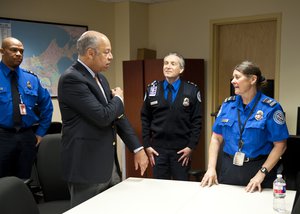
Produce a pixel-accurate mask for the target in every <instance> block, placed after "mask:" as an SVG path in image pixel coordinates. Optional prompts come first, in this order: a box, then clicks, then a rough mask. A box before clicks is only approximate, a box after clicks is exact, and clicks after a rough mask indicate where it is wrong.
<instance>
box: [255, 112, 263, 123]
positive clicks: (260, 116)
mask: <svg viewBox="0 0 300 214" xmlns="http://www.w3.org/2000/svg"><path fill="white" fill-rule="evenodd" d="M263 117H264V112H263V111H262V110H258V111H257V112H256V114H255V120H257V121H258V120H261V119H263Z"/></svg>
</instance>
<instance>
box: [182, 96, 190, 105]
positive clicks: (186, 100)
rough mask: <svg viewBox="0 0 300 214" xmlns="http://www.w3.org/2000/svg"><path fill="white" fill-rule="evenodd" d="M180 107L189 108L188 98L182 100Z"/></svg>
mask: <svg viewBox="0 0 300 214" xmlns="http://www.w3.org/2000/svg"><path fill="white" fill-rule="evenodd" d="M182 105H183V106H185V107H187V106H189V105H190V100H189V98H187V97H185V98H184V99H183V103H182Z"/></svg>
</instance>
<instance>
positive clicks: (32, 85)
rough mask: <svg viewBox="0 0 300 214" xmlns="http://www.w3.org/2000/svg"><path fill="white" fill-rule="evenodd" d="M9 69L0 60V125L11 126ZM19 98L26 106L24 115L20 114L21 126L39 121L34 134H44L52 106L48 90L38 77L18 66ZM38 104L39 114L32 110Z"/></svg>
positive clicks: (48, 123)
mask: <svg viewBox="0 0 300 214" xmlns="http://www.w3.org/2000/svg"><path fill="white" fill-rule="evenodd" d="M10 72H11V71H10V69H9V68H8V67H7V66H6V65H5V64H4V63H3V62H2V61H1V62H0V112H1V113H0V127H2V128H13V103H12V94H11V87H10V79H11V74H10ZM15 72H17V79H18V90H19V93H20V99H21V101H22V102H23V103H24V104H25V106H26V115H22V127H23V128H28V127H31V126H32V125H33V124H35V123H39V127H38V129H37V131H36V134H37V135H39V136H44V135H45V134H46V132H47V129H48V127H49V126H50V123H51V119H52V113H53V106H52V102H51V97H50V94H49V92H48V91H47V90H46V89H45V88H43V87H42V86H41V84H40V81H39V79H38V77H37V76H36V75H35V74H33V73H31V72H29V71H26V70H24V69H22V68H20V67H18V68H16V70H15ZM35 105H37V106H38V109H39V112H40V114H39V115H36V113H35V112H34V107H35Z"/></svg>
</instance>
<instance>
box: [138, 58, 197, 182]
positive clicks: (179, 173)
mask: <svg viewBox="0 0 300 214" xmlns="http://www.w3.org/2000/svg"><path fill="white" fill-rule="evenodd" d="M183 70H184V59H183V58H182V57H181V56H180V55H178V54H177V53H170V54H168V55H167V56H165V57H164V65H163V73H164V76H165V78H166V79H165V80H163V81H154V82H153V83H151V84H150V85H149V86H148V87H147V92H146V94H145V99H144V104H143V107H142V111H141V119H142V133H143V143H144V147H145V148H146V152H147V155H148V157H149V159H150V163H151V165H152V166H153V175H154V177H155V178H158V179H174V180H188V170H189V168H190V156H191V153H192V150H193V149H194V148H195V147H196V145H197V143H198V141H199V137H200V130H201V118H202V116H201V109H200V104H201V97H200V91H199V88H198V87H197V86H196V85H195V84H193V83H191V82H186V81H183V80H181V79H180V74H181V73H182V72H183Z"/></svg>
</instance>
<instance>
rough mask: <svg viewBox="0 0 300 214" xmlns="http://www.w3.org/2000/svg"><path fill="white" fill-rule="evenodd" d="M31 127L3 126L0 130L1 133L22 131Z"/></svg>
mask: <svg viewBox="0 0 300 214" xmlns="http://www.w3.org/2000/svg"><path fill="white" fill-rule="evenodd" d="M30 129H31V127H27V128H1V127H0V132H1V133H21V132H25V131H28V130H30Z"/></svg>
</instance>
